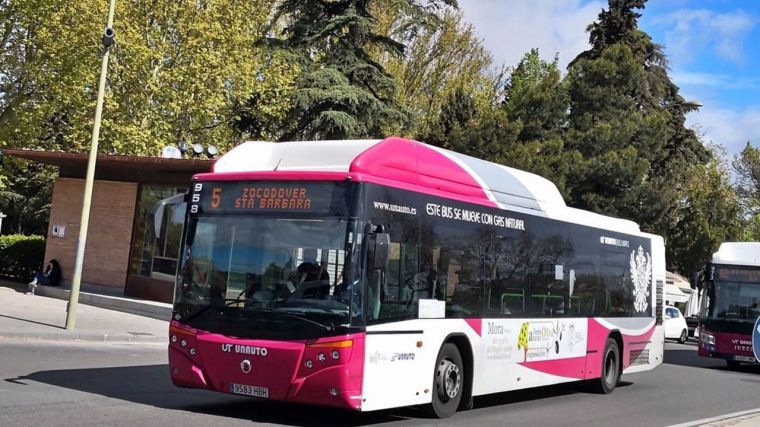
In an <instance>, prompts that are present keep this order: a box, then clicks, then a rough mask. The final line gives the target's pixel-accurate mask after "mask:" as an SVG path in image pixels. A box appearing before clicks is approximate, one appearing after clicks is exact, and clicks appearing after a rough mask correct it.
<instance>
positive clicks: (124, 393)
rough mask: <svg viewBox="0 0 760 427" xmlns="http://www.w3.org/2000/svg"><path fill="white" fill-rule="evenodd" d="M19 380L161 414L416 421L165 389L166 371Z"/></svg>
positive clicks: (48, 374) (410, 413)
mask: <svg viewBox="0 0 760 427" xmlns="http://www.w3.org/2000/svg"><path fill="white" fill-rule="evenodd" d="M24 380H33V381H37V382H40V383H45V384H50V385H54V386H58V387H65V388H68V389H73V390H77V391H82V392H85V393H93V394H98V395H101V396H106V397H111V398H115V399H122V400H126V401H130V402H134V403H139V404H143V405H151V406H156V407H160V408H165V409H177V410H184V411H190V412H197V413H203V414H208V415H217V416H224V417H232V418H239V419H242V420H249V421H254V422H272V423H282V424H290V425H294V426H328V425H329V426H335V425H341V426H358V425H367V424H380V423H385V422H391V421H398V420H403V419H409V418H416V417H420V416H422V414H421V413H419V412H420V411H419V410H418V409H414V408H408V409H402V410H395V411H393V412H388V411H381V412H372V413H358V412H351V411H347V410H346V411H341V410H335V409H332V408H322V407H312V406H306V405H295V404H286V403H279V402H270V401H260V400H255V399H251V398H245V397H238V396H232V395H226V394H220V393H215V392H211V391H205V390H190V389H180V388H177V387H175V386H174V385H173V384H172V383H171V381H170V379H169V367H168V365H150V366H129V367H114V368H97V369H70V370H58V371H41V372H35V373H32V374H30V375H28V376H26V377H22V378H13V379H6V381H8V382H13V383H16V384H19V383H21V384H23V381H24Z"/></svg>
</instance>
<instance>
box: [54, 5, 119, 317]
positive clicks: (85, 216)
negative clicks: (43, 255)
mask: <svg viewBox="0 0 760 427" xmlns="http://www.w3.org/2000/svg"><path fill="white" fill-rule="evenodd" d="M115 8H116V0H110V2H109V6H108V24H107V25H106V29H105V31H104V32H103V38H102V42H103V60H102V63H101V66H100V83H99V85H98V100H97V103H96V104H95V124H94V125H93V126H92V141H91V142H90V156H89V158H88V161H87V175H86V177H85V184H84V200H83V202H82V219H81V221H80V222H79V225H80V227H79V240H78V242H77V255H76V261H75V263H74V277H73V278H72V279H71V295H69V304H68V306H67V307H66V329H69V330H70V329H74V327H75V325H76V320H77V304H79V286H80V285H81V283H82V266H83V264H84V250H85V245H86V244H87V228H88V226H89V223H90V203H91V202H92V187H93V181H94V180H95V161H96V160H97V157H98V138H99V137H100V120H101V118H102V115H103V97H104V92H105V90H106V73H107V72H108V54H109V52H110V51H111V46H113V44H114V41H115V39H114V37H115V34H114V31H113V15H114V9H115Z"/></svg>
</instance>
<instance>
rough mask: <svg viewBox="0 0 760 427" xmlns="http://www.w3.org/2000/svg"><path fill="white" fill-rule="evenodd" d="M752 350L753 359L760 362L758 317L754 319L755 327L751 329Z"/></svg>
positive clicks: (759, 321)
mask: <svg viewBox="0 0 760 427" xmlns="http://www.w3.org/2000/svg"><path fill="white" fill-rule="evenodd" d="M752 351H753V352H755V359H756V360H757V361H758V362H760V317H758V318H757V320H755V327H754V328H753V329H752Z"/></svg>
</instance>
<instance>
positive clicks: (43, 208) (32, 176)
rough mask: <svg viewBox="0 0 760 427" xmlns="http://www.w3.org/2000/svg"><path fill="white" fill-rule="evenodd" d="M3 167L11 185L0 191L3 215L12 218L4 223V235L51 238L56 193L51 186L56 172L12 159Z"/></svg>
mask: <svg viewBox="0 0 760 427" xmlns="http://www.w3.org/2000/svg"><path fill="white" fill-rule="evenodd" d="M3 163H4V164H3V169H4V171H5V172H6V173H8V181H7V182H6V183H5V186H4V188H3V190H1V191H0V212H3V213H4V214H6V215H8V217H7V218H5V219H4V220H3V230H2V231H3V232H4V233H17V234H38V235H45V234H47V228H48V227H47V225H48V217H49V216H50V201H51V198H52V193H53V188H52V185H50V183H51V181H52V180H53V177H54V176H55V172H54V171H53V168H52V167H49V166H45V165H40V164H37V163H32V162H28V161H18V160H12V159H11V160H6V161H4V162H3Z"/></svg>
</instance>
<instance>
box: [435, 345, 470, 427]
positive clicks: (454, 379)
mask: <svg viewBox="0 0 760 427" xmlns="http://www.w3.org/2000/svg"><path fill="white" fill-rule="evenodd" d="M464 381H465V376H464V364H463V363H462V356H461V354H460V353H459V349H458V348H457V346H456V345H454V344H452V343H446V344H444V345H443V346H442V347H441V350H440V351H439V352H438V357H437V359H436V363H435V371H434V373H433V393H432V394H433V402H432V403H431V404H430V408H429V412H430V414H431V415H432V416H434V417H437V418H448V417H450V416H452V415H454V413H455V412H456V411H457V408H458V407H459V402H461V400H462V395H463V394H464Z"/></svg>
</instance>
